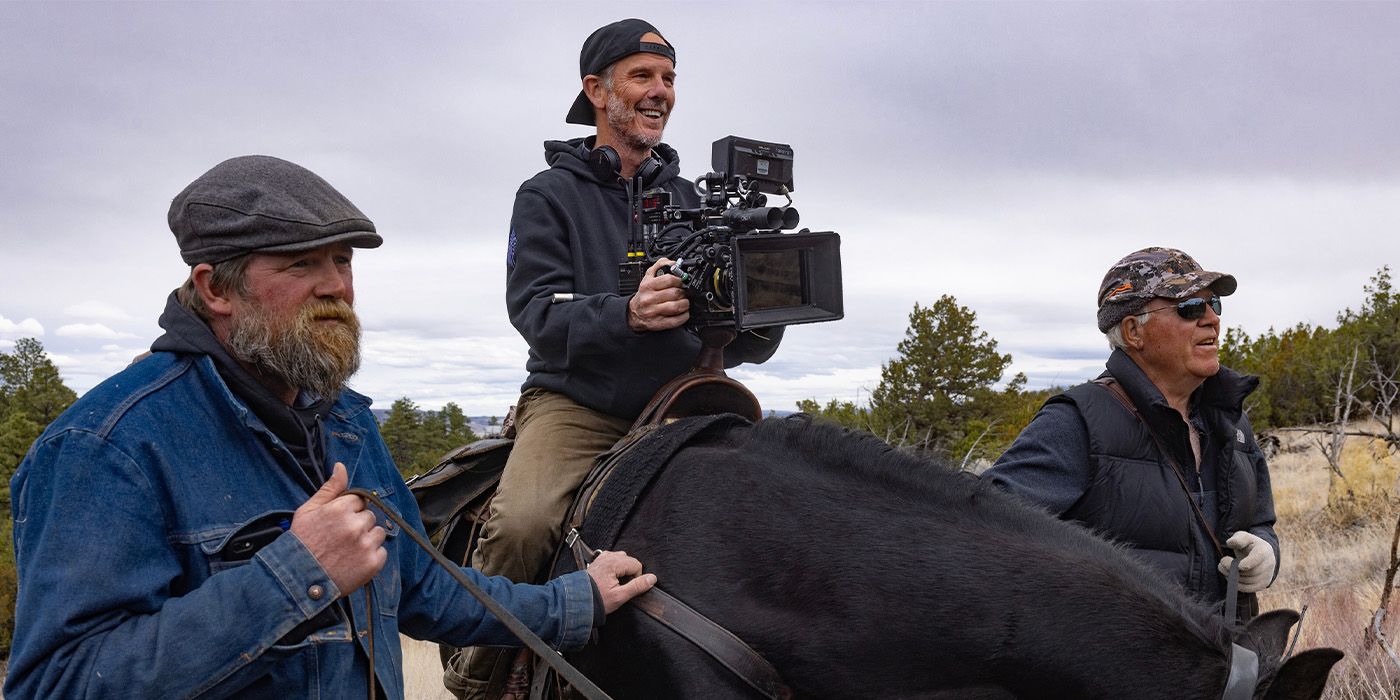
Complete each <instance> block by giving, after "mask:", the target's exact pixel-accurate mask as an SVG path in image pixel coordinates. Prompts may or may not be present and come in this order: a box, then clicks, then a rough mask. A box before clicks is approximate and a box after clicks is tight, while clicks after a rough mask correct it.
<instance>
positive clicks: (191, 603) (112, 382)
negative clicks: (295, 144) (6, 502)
mask: <svg viewBox="0 0 1400 700" xmlns="http://www.w3.org/2000/svg"><path fill="white" fill-rule="evenodd" d="M169 220H170V228H171V230H172V231H173V232H174V233H175V238H176V240H177V242H178V243H179V245H180V253H181V256H182V257H183V258H184V261H185V263H187V264H188V265H190V275H189V278H188V279H187V280H186V282H185V283H184V285H183V286H182V287H180V288H179V289H177V290H176V291H175V292H173V293H172V294H171V295H170V299H169V300H168V301H167V303H166V307H165V312H164V313H163V314H162V315H161V317H160V325H161V328H163V329H164V330H165V334H164V335H162V336H161V337H160V338H158V339H157V340H156V341H155V343H154V344H153V345H152V346H151V350H152V352H151V353H150V354H149V355H147V356H146V357H143V358H141V359H140V360H138V361H137V362H135V363H133V364H132V365H131V366H130V367H128V368H126V369H125V370H123V371H122V372H121V373H119V374H117V375H116V376H114V377H112V378H110V379H108V380H107V381H105V382H103V383H102V384H100V385H98V386H97V387H94V388H93V389H92V390H91V391H89V392H88V393H87V394H86V395H84V396H83V397H82V398H81V399H79V400H78V402H77V403H75V404H73V406H72V407H71V408H69V409H68V411H66V412H64V414H63V415H62V416H60V417H59V418H58V420H56V421H54V423H53V424H52V425H50V426H49V428H48V430H46V431H45V432H44V434H43V435H42V436H41V437H40V438H39V440H38V441H37V442H36V443H35V444H34V447H33V448H31V449H30V451H29V454H28V455H27V456H26V457H25V459H24V461H23V462H21V464H20V467H19V470H18V472H17V473H16V474H15V477H14V479H13V481H12V482H11V486H10V490H11V494H12V497H13V512H14V521H15V523H14V536H15V551H16V555H17V557H18V564H19V567H18V568H19V595H18V601H17V605H16V611H15V633H14V645H13V647H12V649H11V655H10V665H9V676H8V677H7V678H6V681H5V697H7V698H79V697H84V698H98V697H116V698H156V697H181V698H184V697H196V696H198V697H240V698H310V697H338V698H339V697H344V698H362V697H367V696H369V695H370V691H371V689H375V690H376V692H375V693H374V696H376V697H387V698H402V697H403V673H402V669H401V665H402V658H401V653H400V647H399V634H400V633H403V634H407V635H409V636H412V637H415V638H418V639H432V640H437V641H441V642H444V643H449V644H459V645H460V644H470V643H475V642H480V643H486V644H507V645H509V644H518V642H517V641H516V640H515V638H514V637H513V636H512V635H511V634H510V633H509V632H508V631H507V630H506V629H505V628H504V627H503V626H502V625H501V624H500V623H499V622H498V621H497V620H496V618H495V617H494V616H492V615H491V614H490V613H488V612H487V611H486V609H485V608H484V607H483V606H482V605H481V604H480V603H479V602H478V601H477V600H476V598H474V597H473V596H472V595H471V594H470V592H468V591H467V590H465V589H463V588H462V587H461V586H459V585H458V584H457V582H456V581H455V580H454V579H453V578H452V576H451V574H450V573H449V572H447V571H444V570H443V569H441V568H440V567H438V566H436V565H435V564H434V562H433V560H432V559H431V558H430V555H429V554H428V553H427V552H424V551H423V550H421V549H419V548H418V547H416V546H415V545H414V544H413V542H412V541H411V540H410V539H409V537H408V536H407V535H404V534H403V533H402V532H399V531H398V527H397V526H395V525H393V524H391V523H390V521H388V520H386V519H385V518H384V516H383V515H382V514H380V513H377V512H376V511H374V510H372V509H370V508H369V507H368V506H367V505H366V503H365V500H364V499H362V498H361V497H360V496H358V495H354V494H350V493H346V489H347V487H359V488H362V489H365V490H367V491H371V492H373V493H375V494H378V495H379V496H381V497H382V498H383V499H384V501H386V502H387V503H389V504H390V507H391V508H393V509H394V510H397V511H398V512H399V514H400V515H402V516H403V518H404V519H405V520H406V521H407V522H409V523H411V524H412V525H413V526H414V527H415V528H416V529H418V530H419V531H420V532H421V530H422V524H421V522H420V521H419V516H418V509H417V506H416V505H415V503H414V501H413V498H412V496H411V495H410V494H409V491H408V488H407V487H406V486H404V483H403V481H402V480H401V479H400V478H399V473H398V470H397V469H396V468H395V467H394V464H393V461H392V460H391V459H390V457H389V452H388V449H387V448H386V447H385V445H384V441H383V439H382V438H380V435H379V430H378V426H377V424H376V422H375V419H374V416H373V414H372V413H371V412H370V409H369V400H368V399H366V398H365V397H364V396H361V395H359V394H357V393H355V392H354V391H352V390H350V389H348V388H346V387H345V382H346V381H347V380H348V379H349V378H350V376H351V375H352V374H354V372H355V369H356V368H357V367H358V366H359V357H360V350H359V342H360V329H359V322H358V321H357V320H356V318H355V312H354V311H353V309H352V306H353V304H354V301H355V288H354V279H353V275H352V273H351V260H352V258H353V256H354V251H355V249H356V248H374V247H378V246H379V245H380V243H381V242H382V238H381V237H380V235H379V233H377V232H376V230H375V227H374V224H373V223H372V222H371V221H370V220H369V219H367V218H365V216H364V214H362V213H360V211H359V209H357V208H355V206H354V205H353V204H351V203H350V201H349V200H347V199H346V198H345V197H344V196H342V195H341V194H340V193H339V192H337V191H336V190H335V189H334V188H332V187H331V186H330V185H329V184H328V183H326V181H325V180H322V179H321V178H320V177H318V176H317V175H316V174H315V173H312V172H311V171H309V170H307V169H305V168H302V167H301V166H298V165H296V164H294V163H289V162H287V161H285V160H281V159H278V158H271V157H268V156H243V157H239V158H233V159H230V160H227V161H224V162H223V163H220V164H219V165H217V166H215V167H214V168H213V169H211V170H210V171H208V172H207V173H205V174H204V175H202V176H200V177H199V178H198V179H196V180H195V181H194V182H193V183H191V184H190V185H189V186H188V187H186V188H185V190H184V191H182V192H181V193H180V194H179V195H177V196H176V197H175V201H174V202H173V203H172V204H171V206H170V216H169ZM604 557H606V561H604ZM600 562H602V564H601V565H600ZM466 573H467V575H469V576H471V577H472V578H474V579H475V580H476V582H477V583H478V584H479V585H480V586H481V587H482V588H484V589H485V590H487V591H488V592H489V593H490V594H491V595H492V596H494V597H496V598H498V599H500V600H502V601H503V604H504V605H505V606H506V607H507V608H508V609H509V610H510V611H511V612H512V613H513V614H514V615H516V616H517V617H518V618H519V619H520V620H521V621H522V622H524V623H525V624H526V625H527V626H528V627H530V628H531V629H532V630H533V631H534V632H535V633H536V634H538V635H539V636H540V637H542V638H544V639H545V640H546V641H547V642H549V643H550V644H552V645H554V646H556V647H560V648H563V647H577V646H580V645H582V644H583V643H584V642H585V641H586V640H587V639H588V637H589V635H590V633H591V632H592V629H593V628H594V627H595V626H596V625H599V624H601V623H602V616H603V614H605V613H606V612H608V611H611V610H613V609H615V608H616V607H617V606H618V605H621V604H622V603H623V602H625V601H626V600H627V599H628V598H630V597H631V596H633V595H636V594H638V593H640V592H642V591H644V590H646V589H648V588H650V587H651V585H652V584H653V583H654V582H655V577H654V576H652V575H650V574H642V575H639V574H641V565H640V563H638V562H637V561H636V560H635V559H633V558H631V557H627V556H625V555H622V554H621V553H617V552H608V553H606V554H605V555H604V556H600V557H599V558H598V559H596V560H595V561H594V562H593V563H592V564H590V565H589V567H588V571H587V573H584V572H576V573H574V574H570V575H567V576H562V577H560V578H558V579H555V580H554V581H551V582H549V583H548V584H545V585H539V586H533V585H515V584H511V583H510V582H508V581H506V580H505V579H499V578H497V579H488V578H486V577H484V576H482V575H481V574H480V573H478V572H475V571H471V570H470V569H468V570H466ZM619 577H635V578H632V579H631V581H629V582H627V583H622V582H620V580H619ZM376 686H377V687H376Z"/></svg>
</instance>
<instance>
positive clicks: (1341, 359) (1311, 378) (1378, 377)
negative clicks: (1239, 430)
mask: <svg viewBox="0 0 1400 700" xmlns="http://www.w3.org/2000/svg"><path fill="white" fill-rule="evenodd" d="M1363 290H1364V292H1365V294H1366V296H1365V299H1364V300H1363V301H1362V303H1361V308H1360V309H1359V310H1356V311H1353V310H1351V309H1346V310H1345V311H1342V312H1341V313H1339V314H1337V323H1336V327H1334V328H1326V327H1323V326H1312V325H1309V324H1306V323H1299V324H1298V325H1296V326H1293V327H1292V328H1287V329H1284V330H1282V331H1277V330H1275V329H1273V328H1269V329H1268V330H1267V331H1265V332H1264V333H1262V334H1260V335H1257V336H1250V335H1249V334H1248V333H1246V332H1244V330H1243V329H1241V328H1231V329H1229V330H1228V331H1226V333H1225V338H1224V340H1223V342H1222V343H1221V348H1220V361H1221V362H1222V363H1223V364H1225V365H1228V366H1229V367H1232V368H1234V369H1237V370H1240V371H1242V372H1245V373H1247V374H1256V375H1258V376H1259V377H1260V380H1261V381H1260V385H1259V390H1258V391H1256V392H1254V394H1253V395H1251V396H1250V398H1249V403H1248V404H1247V405H1246V408H1247V409H1248V410H1249V417H1250V420H1251V421H1253V423H1254V425H1255V426H1256V427H1260V428H1266V429H1267V428H1282V427H1289V426H1305V425H1316V424H1323V423H1329V422H1332V421H1333V420H1334V419H1335V418H1336V416H1337V409H1338V407H1339V396H1338V394H1339V391H1340V393H1341V394H1343V395H1344V396H1343V397H1341V398H1343V399H1345V398H1346V396H1350V401H1351V403H1352V404H1353V406H1352V408H1353V409H1354V410H1355V412H1354V413H1353V416H1354V417H1356V418H1360V417H1366V416H1369V415H1372V414H1377V417H1379V418H1382V419H1385V418H1392V417H1393V414H1394V410H1395V408H1396V403H1395V402H1396V396H1395V388H1396V381H1397V380H1398V379H1400V294H1397V293H1396V291H1395V289H1394V288H1393V287H1392V281H1391V273H1390V267H1389V266H1385V267H1382V268H1381V269H1380V270H1379V271H1377V272H1376V274H1375V276H1374V277H1372V278H1371V280H1370V283H1369V284H1366V285H1364V286H1363ZM1345 402H1346V401H1345V400H1344V401H1343V403H1345Z"/></svg>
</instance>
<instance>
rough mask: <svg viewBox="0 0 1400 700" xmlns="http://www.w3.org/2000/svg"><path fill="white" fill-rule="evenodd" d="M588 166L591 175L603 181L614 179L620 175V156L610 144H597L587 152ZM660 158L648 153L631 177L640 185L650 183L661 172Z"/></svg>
mask: <svg viewBox="0 0 1400 700" xmlns="http://www.w3.org/2000/svg"><path fill="white" fill-rule="evenodd" d="M588 167H590V168H591V169H592V170H593V176H594V177H596V178H598V179H599V180H602V181H604V182H609V181H611V180H616V179H618V178H621V177H622V156H620V155H618V154H617V150H616V149H614V148H613V147H612V146H598V147H597V148H594V149H593V150H591V151H589V152H588ZM662 167H663V166H662V163H661V159H660V158H657V157H656V156H655V155H654V154H651V153H648V154H647V157H646V158H644V159H642V162H641V164H640V165H638V166H637V172H636V173H635V174H634V175H633V178H635V179H637V180H640V181H641V183H642V186H643V187H645V186H647V185H650V184H651V181H652V180H655V179H656V176H657V175H660V174H661V169H662Z"/></svg>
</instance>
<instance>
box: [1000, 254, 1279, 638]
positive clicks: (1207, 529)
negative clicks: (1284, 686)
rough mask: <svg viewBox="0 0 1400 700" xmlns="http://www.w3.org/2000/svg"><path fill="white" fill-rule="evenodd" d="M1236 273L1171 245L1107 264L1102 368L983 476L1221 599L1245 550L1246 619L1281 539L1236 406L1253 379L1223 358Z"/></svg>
mask: <svg viewBox="0 0 1400 700" xmlns="http://www.w3.org/2000/svg"><path fill="white" fill-rule="evenodd" d="M1236 286H1237V285H1236V282H1235V278H1234V276H1233V275H1227V274H1224V273H1220V272H1209V271H1207V270H1204V269H1202V267H1201V266H1200V265H1199V264H1198V263H1197V262H1196V261H1195V260H1194V259H1193V258H1192V257H1191V256H1189V255H1187V254H1186V253H1183V252H1182V251H1180V250H1175V249H1172V248H1160V247H1153V248H1145V249H1143V250H1139V251H1136V252H1134V253H1131V254H1129V255H1128V256H1126V257H1124V258H1123V259H1121V260H1119V261H1118V262H1117V263H1115V264H1114V265H1113V266H1112V267H1111V268H1109V270H1108V273H1107V274H1106V275H1105V276H1104V278H1103V282H1102V283H1101V284H1100V285H1099V293H1098V328H1099V331H1101V332H1103V333H1104V334H1105V335H1106V336H1107V338H1108V342H1109V346H1110V347H1111V348H1112V349H1113V352H1112V354H1111V355H1110V356H1109V358H1108V366H1107V369H1106V370H1105V371H1104V373H1103V374H1102V375H1100V376H1099V378H1098V379H1097V380H1095V381H1093V382H1089V383H1087V384H1081V385H1079V386H1076V387H1073V388H1071V389H1069V390H1068V391H1066V392H1064V393H1063V394H1060V395H1059V396H1055V397H1052V398H1051V399H1050V400H1049V401H1047V402H1046V403H1045V406H1043V407H1042V408H1041V409H1040V412H1039V413H1037V414H1036V416H1035V418H1034V419H1033V420H1032V421H1031V423H1030V425H1028V426H1026V429H1025V430H1024V431H1022V432H1021V434H1020V435H1019V436H1017V438H1016V441H1015V442H1014V443H1013V444H1012V445H1011V447H1010V449H1008V450H1007V451H1006V453H1005V454H1003V455H1002V456H1001V457H1000V458H999V459H998V460H997V463H996V464H995V465H993V466H992V468H991V469H988V470H987V471H986V472H985V473H984V474H983V475H982V478H983V479H988V480H990V481H991V482H992V483H994V484H996V485H997V486H999V487H1001V488H1003V489H1005V490H1007V491H1010V492H1012V493H1015V494H1017V495H1019V496H1022V497H1023V498H1026V499H1028V500H1030V501H1032V502H1034V503H1036V504H1038V505H1041V506H1044V507H1046V508H1048V509H1049V510H1051V511H1052V512H1054V513H1056V514H1058V515H1059V516H1060V517H1062V518H1064V519H1067V520H1072V521H1076V522H1079V523H1083V524H1084V525H1086V526H1088V527H1089V528H1091V529H1093V530H1094V531H1096V532H1097V533H1099V534H1101V535H1104V536H1106V537H1108V538H1110V539H1113V540H1116V541H1118V542H1121V543H1123V544H1125V545H1127V546H1128V547H1129V548H1130V549H1131V550H1132V551H1133V552H1134V554H1136V555H1137V556H1138V557H1139V558H1141V559H1142V560H1143V561H1145V562H1147V563H1148V564H1149V565H1151V566H1153V567H1154V568H1156V569H1157V570H1158V571H1160V572H1161V574H1162V576H1164V577H1167V578H1168V579H1169V580H1173V581H1176V582H1178V583H1179V584H1180V585H1181V586H1182V587H1183V588H1184V589H1185V590H1187V591H1188V592H1190V593H1192V594H1195V595H1197V596H1200V597H1202V598H1204V599H1206V600H1208V601H1211V602H1215V603H1222V602H1224V600H1225V597H1226V591H1227V579H1226V576H1227V575H1228V573H1229V571H1230V568H1231V564H1232V563H1233V560H1234V558H1235V557H1239V559H1240V570H1239V582H1238V585H1239V591H1240V595H1241V597H1242V600H1241V601H1240V602H1242V603H1243V604H1242V605H1240V606H1239V608H1238V611H1239V616H1240V618H1241V619H1248V618H1249V617H1251V616H1252V615H1254V614H1255V613H1257V612H1258V607H1257V605H1258V604H1257V601H1256V598H1255V595H1254V594H1255V592H1257V591H1260V590H1263V589H1264V588H1267V587H1268V586H1269V585H1270V584H1271V583H1272V582H1273V580H1274V577H1275V576H1276V575H1277V573H1278V561H1279V557H1278V554H1279V544H1278V535H1277V534H1275V533H1274V500H1273V492H1272V490H1271V489H1270V486H1269V469H1268V465H1267V464H1265V461H1264V456H1263V454H1262V453H1261V452H1260V451H1259V445H1258V444H1256V442H1255V440H1254V432H1253V430H1252V429H1251V428H1250V425H1249V419H1248V418H1247V417H1246V416H1245V415H1244V409H1243V405H1244V400H1245V398H1246V397H1247V396H1249V394H1250V393H1251V392H1253V391H1254V389H1255V387H1257V386H1258V385H1259V379H1258V378H1257V377H1247V376H1244V375H1241V374H1238V373H1236V372H1235V371H1233V370H1231V369H1229V368H1227V367H1222V366H1221V365H1220V359H1219V341H1220V314H1221V310H1222V304H1221V300H1220V298H1221V297H1223V296H1229V295H1230V294H1233V293H1234V292H1235V288H1236Z"/></svg>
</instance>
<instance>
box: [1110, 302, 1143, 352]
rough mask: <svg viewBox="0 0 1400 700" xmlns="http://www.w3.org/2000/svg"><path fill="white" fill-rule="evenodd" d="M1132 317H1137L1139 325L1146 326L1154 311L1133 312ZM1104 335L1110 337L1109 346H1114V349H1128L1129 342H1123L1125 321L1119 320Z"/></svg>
mask: <svg viewBox="0 0 1400 700" xmlns="http://www.w3.org/2000/svg"><path fill="white" fill-rule="evenodd" d="M1125 318H1127V317H1125ZM1132 318H1136V319H1137V322H1138V325H1139V326H1145V325H1147V322H1148V321H1151V320H1152V312H1150V311H1144V312H1143V313H1140V314H1133V315H1132ZM1103 335H1104V337H1105V338H1108V347H1110V348H1112V349H1114V350H1123V351H1124V352H1126V351H1127V350H1128V344H1127V343H1125V342H1123V322H1122V321H1119V322H1118V325H1116V326H1114V327H1112V328H1110V329H1108V331H1107V332H1105V333H1104V334H1103Z"/></svg>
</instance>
